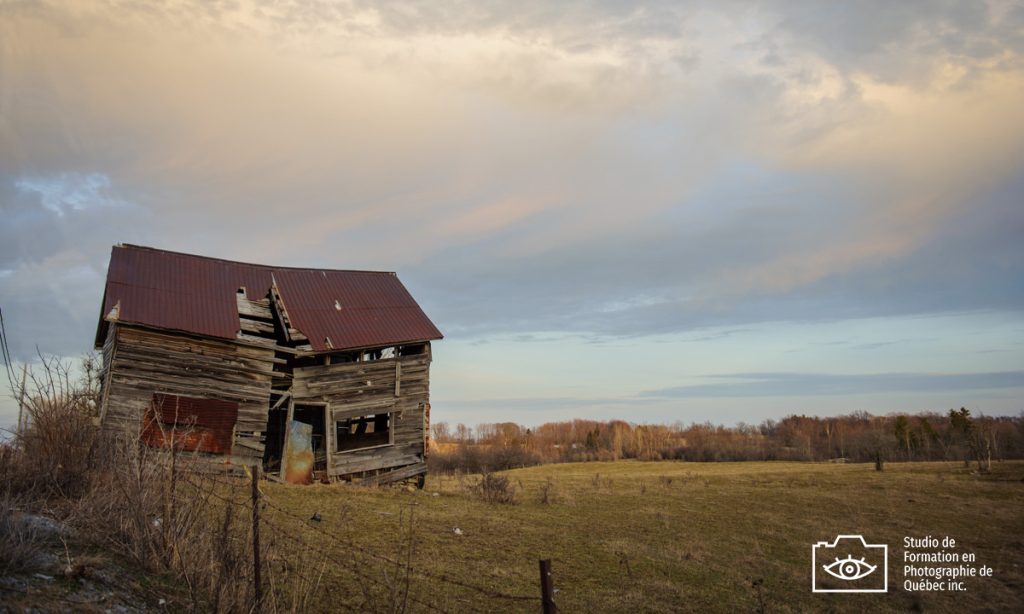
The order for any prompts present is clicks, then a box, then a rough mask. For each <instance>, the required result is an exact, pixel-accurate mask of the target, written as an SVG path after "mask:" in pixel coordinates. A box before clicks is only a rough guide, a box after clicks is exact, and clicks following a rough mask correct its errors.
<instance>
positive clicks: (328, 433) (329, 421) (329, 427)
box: [324, 357, 336, 476]
mask: <svg viewBox="0 0 1024 614" xmlns="http://www.w3.org/2000/svg"><path fill="white" fill-rule="evenodd" d="M329 359H330V357H328V360H329ZM335 428H336V427H335V422H334V415H333V414H332V413H331V404H330V403H328V404H327V405H324V452H325V453H326V457H327V475H328V476H330V475H331V455H332V454H334V449H333V444H332V441H333V436H334V429H335Z"/></svg>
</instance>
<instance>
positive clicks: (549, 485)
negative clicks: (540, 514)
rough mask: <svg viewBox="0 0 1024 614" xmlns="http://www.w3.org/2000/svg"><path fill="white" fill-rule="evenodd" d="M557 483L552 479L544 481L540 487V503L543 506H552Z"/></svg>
mask: <svg viewBox="0 0 1024 614" xmlns="http://www.w3.org/2000/svg"><path fill="white" fill-rule="evenodd" d="M554 489H555V482H554V480H552V479H551V478H548V479H546V480H544V483H543V484H541V485H540V502H541V504H542V505H550V504H551V502H552V501H553V499H554Z"/></svg>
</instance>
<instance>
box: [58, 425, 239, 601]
mask: <svg viewBox="0 0 1024 614" xmlns="http://www.w3.org/2000/svg"><path fill="white" fill-rule="evenodd" d="M133 435H134V434H129V435H123V436H120V437H115V438H113V439H112V440H111V441H109V442H107V443H108V446H109V448H110V449H112V450H113V454H112V455H111V459H110V460H111V462H110V463H109V464H107V465H106V466H105V468H104V470H103V471H98V472H97V473H96V475H94V477H93V481H92V484H91V488H90V490H89V491H88V492H87V493H86V494H85V495H84V496H83V497H82V498H81V500H80V501H79V503H78V506H77V508H76V510H75V513H74V515H73V516H72V519H71V520H72V522H73V523H74V526H75V527H76V528H78V529H79V530H80V533H81V534H82V535H89V536H91V537H92V538H93V539H95V540H97V541H98V542H99V544H100V545H103V546H107V547H112V548H114V549H115V550H117V551H119V552H121V553H123V554H125V555H127V556H129V557H131V558H132V559H133V560H134V561H135V562H136V563H137V564H138V565H140V566H141V567H143V568H146V569H149V570H152V571H155V572H159V573H164V574H170V575H172V576H174V577H176V578H177V579H179V580H180V581H182V582H183V583H184V584H185V585H186V586H187V587H188V589H189V593H190V596H191V599H192V602H193V607H194V608H196V609H204V610H210V611H216V612H234V611H245V610H248V609H249V607H250V606H251V604H252V601H253V591H252V585H253V582H252V564H251V562H252V549H251V543H252V542H251V539H250V538H249V533H248V529H247V527H248V526H249V525H248V523H247V522H245V521H244V520H245V518H247V516H248V514H249V513H251V503H249V502H248V493H249V488H248V483H247V482H245V481H239V480H235V481H232V479H231V478H228V477H225V476H216V477H213V476H204V475H203V474H202V473H201V467H200V463H201V459H200V458H199V457H198V456H197V455H196V454H194V453H184V452H181V451H180V450H178V449H177V448H176V447H175V446H174V444H173V443H172V446H171V448H170V449H169V450H161V449H154V448H149V447H147V446H145V445H140V444H139V443H138V438H137V437H136V436H133ZM183 439H185V437H183V436H182V435H181V434H179V433H175V432H173V431H172V432H171V433H169V434H167V436H166V437H165V439H164V441H170V442H177V441H181V440H183Z"/></svg>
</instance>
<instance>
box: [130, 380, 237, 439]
mask: <svg viewBox="0 0 1024 614" xmlns="http://www.w3.org/2000/svg"><path fill="white" fill-rule="evenodd" d="M237 420H238V403H235V402H233V401H220V400H217V399H195V398H191V397H182V396H177V395H173V394H159V393H157V394H154V395H153V401H152V403H151V404H150V406H149V408H148V409H147V411H146V413H145V415H144V417H143V423H142V441H143V443H145V444H146V445H148V446H150V447H154V448H163V447H168V446H169V445H170V444H171V443H172V442H174V443H176V444H177V445H178V446H179V447H180V448H181V449H182V450H188V451H193V450H198V451H200V452H209V453H212V454H230V453H231V437H232V434H233V432H234V428H235V422H236V421H237ZM169 440H170V441H169Z"/></svg>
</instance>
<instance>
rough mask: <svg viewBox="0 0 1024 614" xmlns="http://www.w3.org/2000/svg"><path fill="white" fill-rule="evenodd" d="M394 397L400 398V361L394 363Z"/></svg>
mask: <svg viewBox="0 0 1024 614" xmlns="http://www.w3.org/2000/svg"><path fill="white" fill-rule="evenodd" d="M395 396H396V397H400V396H402V361H401V360H396V361H395Z"/></svg>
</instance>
